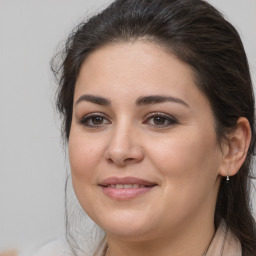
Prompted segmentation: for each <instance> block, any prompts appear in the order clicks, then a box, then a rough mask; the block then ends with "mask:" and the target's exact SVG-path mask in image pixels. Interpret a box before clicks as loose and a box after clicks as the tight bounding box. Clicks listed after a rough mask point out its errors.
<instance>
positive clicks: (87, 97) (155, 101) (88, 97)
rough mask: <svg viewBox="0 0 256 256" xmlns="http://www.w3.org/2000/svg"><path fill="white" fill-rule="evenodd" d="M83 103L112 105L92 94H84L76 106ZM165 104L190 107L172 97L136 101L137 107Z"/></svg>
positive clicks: (147, 97) (146, 97)
mask: <svg viewBox="0 0 256 256" xmlns="http://www.w3.org/2000/svg"><path fill="white" fill-rule="evenodd" d="M82 101H87V102H91V103H94V104H98V105H101V106H109V105H111V102H110V100H108V99H106V98H103V97H100V96H95V95H90V94H84V95H82V96H80V97H79V98H78V100H77V101H76V103H75V105H77V104H78V103H80V102H82ZM164 102H174V103H178V104H182V105H184V106H185V107H190V106H189V105H188V104H187V103H186V102H185V101H184V100H182V99H179V98H176V97H172V96H162V95H150V96H144V97H139V98H138V99H137V100H136V105H137V106H145V105H152V104H158V103H164Z"/></svg>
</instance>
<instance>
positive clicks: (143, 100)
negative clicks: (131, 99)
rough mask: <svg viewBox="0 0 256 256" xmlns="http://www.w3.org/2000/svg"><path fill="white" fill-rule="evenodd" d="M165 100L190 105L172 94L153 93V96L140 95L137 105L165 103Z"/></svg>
mask: <svg viewBox="0 0 256 256" xmlns="http://www.w3.org/2000/svg"><path fill="white" fill-rule="evenodd" d="M164 102H174V103H178V104H182V105H184V106H185V107H188V108H189V107H190V106H189V105H188V104H187V103H186V102H185V101H184V100H182V99H179V98H176V97H172V96H162V95H151V96H145V97H140V98H138V99H137V100H136V105H138V106H144V105H151V104H157V103H164Z"/></svg>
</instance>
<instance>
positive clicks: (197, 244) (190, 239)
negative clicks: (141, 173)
mask: <svg viewBox="0 0 256 256" xmlns="http://www.w3.org/2000/svg"><path fill="white" fill-rule="evenodd" d="M214 233H215V229H214V223H213V221H212V222H207V221H204V220H202V219H198V220H197V221H194V222H192V224H191V225H188V223H184V224H183V225H179V229H178V230H177V231H176V232H172V233H171V232H170V233H169V234H167V233H164V234H163V235H162V236H159V235H157V236H156V237H157V239H154V238H152V239H147V240H142V239H141V240H140V239H134V238H133V239H120V237H114V236H111V235H108V236H107V240H108V245H109V249H108V251H107V254H106V255H107V256H128V255H133V256H144V255H147V256H153V255H154V256H155V255H158V256H169V255H172V256H187V255H190V256H203V255H205V252H206V251H207V248H208V246H209V244H210V242H211V240H212V237H213V236H214Z"/></svg>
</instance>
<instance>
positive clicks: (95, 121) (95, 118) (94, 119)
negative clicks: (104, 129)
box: [92, 116, 104, 125]
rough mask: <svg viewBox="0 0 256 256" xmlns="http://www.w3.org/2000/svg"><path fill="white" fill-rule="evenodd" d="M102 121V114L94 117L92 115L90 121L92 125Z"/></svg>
mask: <svg viewBox="0 0 256 256" xmlns="http://www.w3.org/2000/svg"><path fill="white" fill-rule="evenodd" d="M103 122H104V118H103V117H102V116H95V117H92V123H93V124H94V125H100V124H102V123H103Z"/></svg>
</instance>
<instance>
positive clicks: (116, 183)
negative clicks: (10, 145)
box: [69, 42, 222, 240]
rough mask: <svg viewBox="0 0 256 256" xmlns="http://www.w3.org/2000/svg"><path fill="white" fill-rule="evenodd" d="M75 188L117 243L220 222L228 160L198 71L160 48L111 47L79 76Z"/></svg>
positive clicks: (72, 148)
mask: <svg viewBox="0 0 256 256" xmlns="http://www.w3.org/2000/svg"><path fill="white" fill-rule="evenodd" d="M69 157H70V165H71V173H72V182H73V186H74V190H75V193H76V196H77V198H78V200H79V202H80V204H81V205H82V207H83V208H84V210H85V211H86V212H87V214H88V215H89V216H90V217H91V218H92V219H93V220H94V221H95V222H96V223H97V224H98V225H99V226H101V227H102V228H103V229H104V230H105V231H106V233H107V234H108V235H109V236H113V237H114V236H118V237H123V238H126V239H131V240H136V239H137V240H139V239H140V240H143V239H153V238H154V237H161V236H164V237H170V236H172V235H174V234H175V235H177V234H178V233H177V232H181V231H182V229H185V227H188V226H191V227H192V225H193V224H194V223H202V222H204V221H208V220H209V219H210V220H213V216H214V207H215V202H216V196H217V191H218V186H219V182H218V180H219V178H218V170H219V168H220V166H221V162H222V154H221V150H220V147H219V145H218V144H217V139H216V133H215V126H214V117H213V114H212V111H211V107H210V105H209V102H208V100H207V98H206V97H205V96H204V95H203V94H202V93H201V92H200V91H199V89H198V88H197V86H196V85H195V82H194V77H193V72H192V70H191V69H190V67H189V66H188V65H186V64H184V63H183V62H181V61H180V60H178V59H177V58H176V57H175V56H174V55H172V54H171V53H170V52H167V51H166V50H165V49H163V48H161V47H160V46H157V45H155V44H153V43H147V42H135V43H123V44H122V43H120V44H116V45H108V46H104V47H103V48H101V49H98V50H96V51H95V52H93V53H92V54H90V55H89V56H88V58H87V59H86V60H85V61H84V63H83V65H82V67H81V70H80V74H79V76H78V79H77V82H76V86H75V94H74V106H73V119H72V125H71V131H70V138H69Z"/></svg>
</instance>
